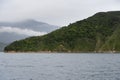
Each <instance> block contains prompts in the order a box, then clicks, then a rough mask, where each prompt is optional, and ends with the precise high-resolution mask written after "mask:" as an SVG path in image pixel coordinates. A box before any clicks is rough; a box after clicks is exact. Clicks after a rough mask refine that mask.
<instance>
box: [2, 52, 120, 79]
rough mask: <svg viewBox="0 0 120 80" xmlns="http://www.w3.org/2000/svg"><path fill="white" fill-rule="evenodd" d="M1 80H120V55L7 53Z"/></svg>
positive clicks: (4, 55)
mask: <svg viewBox="0 0 120 80" xmlns="http://www.w3.org/2000/svg"><path fill="white" fill-rule="evenodd" d="M0 80H120V54H60V53H59V54H47V53H46V54H34V53H32V54H4V53H0Z"/></svg>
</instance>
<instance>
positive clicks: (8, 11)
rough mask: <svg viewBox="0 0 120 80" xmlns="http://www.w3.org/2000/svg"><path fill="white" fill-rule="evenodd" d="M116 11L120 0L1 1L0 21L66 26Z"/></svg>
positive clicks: (119, 7)
mask: <svg viewBox="0 0 120 80" xmlns="http://www.w3.org/2000/svg"><path fill="white" fill-rule="evenodd" d="M116 10H120V1H119V0H0V21H19V20H24V19H36V20H39V21H42V22H47V23H49V24H54V25H58V26H64V25H68V24H69V23H72V22H75V21H77V20H81V19H84V18H87V17H89V16H91V15H93V14H95V13H96V12H102V11H116Z"/></svg>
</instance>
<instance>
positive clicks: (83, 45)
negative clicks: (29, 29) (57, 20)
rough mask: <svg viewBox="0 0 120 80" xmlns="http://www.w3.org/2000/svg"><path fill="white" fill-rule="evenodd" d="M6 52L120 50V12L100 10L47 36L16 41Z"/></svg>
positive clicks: (6, 48)
mask: <svg viewBox="0 0 120 80" xmlns="http://www.w3.org/2000/svg"><path fill="white" fill-rule="evenodd" d="M5 51H16V52H17V51H18V52H19V51H20V52H27V51H36V52H40V51H50V52H120V11H111V12H99V13H96V14H95V15H93V16H91V17H89V18H87V19H84V20H81V21H77V22H75V23H73V24H70V25H68V26H66V27H62V28H60V29H58V30H56V31H53V32H51V33H49V34H47V35H44V36H37V37H30V38H26V39H23V40H20V41H15V42H13V43H11V44H10V45H8V46H7V47H5Z"/></svg>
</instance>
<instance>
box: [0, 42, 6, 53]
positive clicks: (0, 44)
mask: <svg viewBox="0 0 120 80" xmlns="http://www.w3.org/2000/svg"><path fill="white" fill-rule="evenodd" d="M5 46H7V44H5V43H1V42H0V51H4V47H5Z"/></svg>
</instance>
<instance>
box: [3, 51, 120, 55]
mask: <svg viewBox="0 0 120 80" xmlns="http://www.w3.org/2000/svg"><path fill="white" fill-rule="evenodd" d="M3 52H4V53H13V54H14V53H49V54H51V53H54V54H56V53H73V54H75V53H77V54H81V53H94V54H105V53H109V54H116V53H120V51H98V52H96V51H66V52H62V51H61V52H60V51H3Z"/></svg>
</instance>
